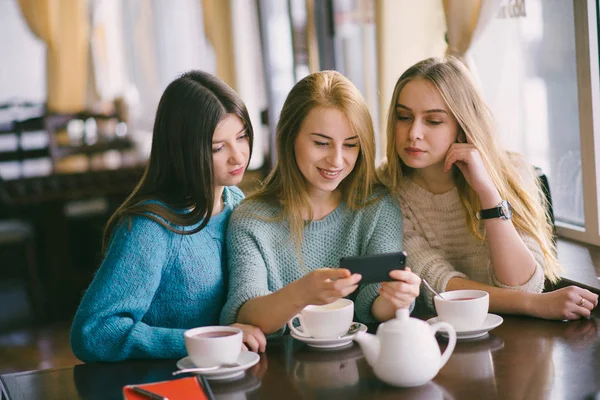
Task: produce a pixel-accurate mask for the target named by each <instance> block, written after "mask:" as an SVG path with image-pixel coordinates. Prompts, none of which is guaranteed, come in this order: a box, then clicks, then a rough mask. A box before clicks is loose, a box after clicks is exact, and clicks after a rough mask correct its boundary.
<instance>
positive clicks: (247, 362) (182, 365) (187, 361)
mask: <svg viewBox="0 0 600 400" xmlns="http://www.w3.org/2000/svg"><path fill="white" fill-rule="evenodd" d="M259 360H260V356H259V355H258V354H256V353H254V352H252V351H242V352H241V353H240V356H239V357H238V359H237V361H236V363H238V364H240V366H239V367H231V368H218V369H213V370H211V371H204V372H190V373H192V374H194V373H195V374H197V375H204V376H205V377H206V379H212V380H215V381H216V380H223V379H233V378H238V377H241V376H244V372H245V371H246V370H247V369H248V368H250V367H252V366H254V365H256V363H258V361H259ZM177 368H179V369H187V368H196V364H194V363H193V362H192V359H191V358H189V357H184V358H182V359H181V360H179V361H177Z"/></svg>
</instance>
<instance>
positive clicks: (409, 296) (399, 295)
mask: <svg viewBox="0 0 600 400" xmlns="http://www.w3.org/2000/svg"><path fill="white" fill-rule="evenodd" d="M390 277H391V278H392V279H394V281H392V282H382V283H381V289H379V294H380V295H381V297H383V298H384V299H386V300H387V301H389V302H390V303H391V304H392V305H393V306H394V308H396V309H398V308H409V307H410V305H411V304H412V303H413V302H414V301H415V298H417V296H418V295H419V290H420V286H421V278H419V277H418V276H417V275H416V274H415V273H413V272H412V271H411V270H410V268H408V267H407V268H406V269H404V270H395V271H392V272H390Z"/></svg>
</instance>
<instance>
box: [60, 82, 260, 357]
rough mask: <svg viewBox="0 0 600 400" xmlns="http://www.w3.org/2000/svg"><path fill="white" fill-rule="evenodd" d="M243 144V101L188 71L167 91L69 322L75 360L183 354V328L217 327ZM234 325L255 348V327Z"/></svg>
mask: <svg viewBox="0 0 600 400" xmlns="http://www.w3.org/2000/svg"><path fill="white" fill-rule="evenodd" d="M252 139H253V131H252V125H251V122H250V118H249V116H248V112H247V110H246V107H245V105H244V103H243V102H242V101H241V99H240V98H239V97H238V95H237V94H236V93H235V92H234V91H233V90H232V89H231V88H230V87H229V86H227V85H226V84H225V83H223V82H222V81H220V80H219V79H217V78H216V77H214V76H212V75H210V74H208V73H204V72H201V71H191V72H188V73H186V74H184V75H182V76H181V77H179V78H178V79H176V80H175V81H173V82H172V83H171V84H170V85H169V86H168V87H167V88H166V90H165V92H164V94H163V95H162V98H161V100H160V103H159V105H158V110H157V113H156V120H155V122H154V132H153V138H152V150H151V153H150V159H149V161H148V165H147V168H146V171H145V173H144V175H143V177H142V179H141V181H140V182H139V183H138V185H137V186H136V188H135V189H134V190H133V193H132V194H131V195H130V196H129V197H128V198H127V200H125V202H124V203H123V205H121V207H119V209H118V210H117V211H116V212H115V214H114V215H113V216H112V217H111V218H110V220H109V221H108V224H107V227H106V231H105V235H104V248H105V258H104V260H103V262H102V265H101V266H100V269H99V270H98V272H97V274H96V276H95V277H94V280H93V282H92V283H91V285H90V287H89V289H88V290H87V292H86V293H85V295H84V296H83V299H82V301H81V304H80V306H79V309H78V310H77V313H76V315H75V319H74V321H73V326H72V328H71V347H72V349H73V352H74V354H75V355H76V356H77V357H78V358H80V359H81V360H82V361H86V362H91V361H121V360H125V359H140V358H178V357H184V356H185V355H186V350H185V344H184V339H183V332H184V331H185V330H186V329H189V328H193V327H197V326H206V325H217V324H218V323H219V313H220V312H221V308H222V307H223V304H224V303H225V299H226V296H227V293H226V290H227V283H226V281H225V276H224V270H225V269H224V267H225V262H224V257H223V250H224V246H223V242H224V234H225V227H226V226H227V222H228V219H229V215H230V213H231V211H232V209H233V208H234V207H235V206H236V205H237V204H238V203H239V202H240V201H241V200H242V198H243V197H244V196H243V194H242V192H241V191H240V190H239V189H238V188H236V187H235V186H234V185H236V184H238V183H239V182H240V181H241V179H242V176H243V174H244V171H245V170H246V167H247V166H248V162H249V159H250V155H251V148H252ZM236 325H237V326H238V327H240V328H242V329H243V330H244V339H245V343H246V345H247V346H248V347H249V348H251V349H252V350H254V351H264V349H265V343H266V340H265V337H264V335H263V333H262V332H261V331H260V330H259V329H258V328H255V327H252V326H248V325H241V324H236Z"/></svg>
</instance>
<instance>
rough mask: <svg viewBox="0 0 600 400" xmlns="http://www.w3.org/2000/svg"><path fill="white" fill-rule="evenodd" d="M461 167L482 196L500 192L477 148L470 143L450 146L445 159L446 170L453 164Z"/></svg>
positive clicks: (470, 183) (472, 185)
mask: <svg viewBox="0 0 600 400" xmlns="http://www.w3.org/2000/svg"><path fill="white" fill-rule="evenodd" d="M453 164H456V166H457V167H458V168H459V169H460V171H461V172H462V174H463V175H464V177H465V179H466V180H467V182H468V183H469V185H471V187H472V188H473V190H475V192H476V193H477V194H478V195H479V196H480V197H481V196H485V195H489V194H493V193H494V192H495V193H498V191H497V189H496V187H495V185H494V182H493V181H492V178H491V177H490V174H489V173H488V170H487V168H486V167H485V164H484V162H483V159H482V158H481V154H480V153H479V150H477V148H476V147H475V146H474V145H472V144H469V143H454V144H453V145H452V146H450V149H449V150H448V153H447V154H446V160H445V161H444V171H445V172H448V171H450V169H451V168H452V165H453Z"/></svg>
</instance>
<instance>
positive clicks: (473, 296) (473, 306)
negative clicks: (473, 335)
mask: <svg viewBox="0 0 600 400" xmlns="http://www.w3.org/2000/svg"><path fill="white" fill-rule="evenodd" d="M441 295H442V296H444V299H442V298H441V297H439V296H435V297H434V298H433V302H434V303H435V309H436V311H437V314H438V319H439V320H440V321H444V322H448V323H449V324H450V325H452V326H453V327H454V329H456V331H457V332H461V331H469V330H473V329H477V328H479V327H481V325H483V321H485V318H486V317H487V314H488V309H489V305H490V295H489V294H488V292H485V291H483V290H453V291H451V292H444V293H442V294H441Z"/></svg>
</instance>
